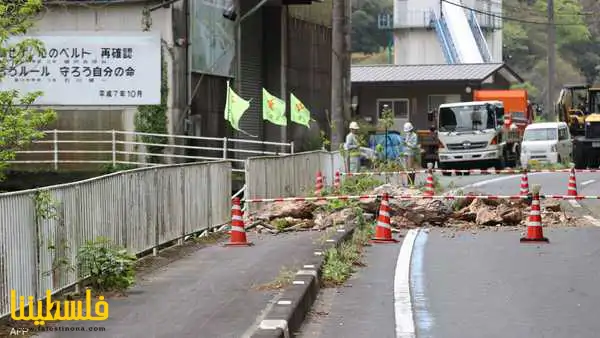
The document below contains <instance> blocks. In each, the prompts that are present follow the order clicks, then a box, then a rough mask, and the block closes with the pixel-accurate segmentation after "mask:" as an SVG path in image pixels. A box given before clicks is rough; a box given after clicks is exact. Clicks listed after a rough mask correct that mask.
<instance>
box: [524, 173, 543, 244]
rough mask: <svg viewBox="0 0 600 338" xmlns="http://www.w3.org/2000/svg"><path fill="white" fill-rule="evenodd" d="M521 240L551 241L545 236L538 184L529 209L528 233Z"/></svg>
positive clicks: (534, 188) (534, 189)
mask: <svg viewBox="0 0 600 338" xmlns="http://www.w3.org/2000/svg"><path fill="white" fill-rule="evenodd" d="M521 242H544V243H549V242H550V241H549V240H548V239H547V238H546V237H544V230H543V228H542V212H541V210H540V187H539V186H537V185H536V186H534V187H533V194H532V200H531V210H530V211H529V219H528V220H527V234H526V235H525V237H522V238H521Z"/></svg>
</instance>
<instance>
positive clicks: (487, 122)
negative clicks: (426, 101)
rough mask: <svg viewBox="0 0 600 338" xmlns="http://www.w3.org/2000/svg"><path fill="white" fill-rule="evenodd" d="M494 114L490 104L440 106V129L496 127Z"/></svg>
mask: <svg viewBox="0 0 600 338" xmlns="http://www.w3.org/2000/svg"><path fill="white" fill-rule="evenodd" d="M496 122H497V121H496V114H495V112H494V109H493V106H491V105H485V104H482V105H469V106H458V107H443V108H440V114H439V130H440V131H451V132H454V131H456V132H461V131H474V130H485V129H494V128H496Z"/></svg>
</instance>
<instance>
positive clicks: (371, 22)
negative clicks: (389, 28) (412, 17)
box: [352, 0, 393, 54]
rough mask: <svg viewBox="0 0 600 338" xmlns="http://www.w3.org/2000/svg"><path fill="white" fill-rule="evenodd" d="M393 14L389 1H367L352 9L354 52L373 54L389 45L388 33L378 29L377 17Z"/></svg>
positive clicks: (357, 4)
mask: <svg viewBox="0 0 600 338" xmlns="http://www.w3.org/2000/svg"><path fill="white" fill-rule="evenodd" d="M385 11H387V12H389V13H392V11H393V5H392V2H391V1H389V0H365V1H362V2H360V3H356V5H355V6H353V8H352V52H362V53H365V54H373V53H377V52H379V50H380V49H381V47H385V46H386V45H387V43H388V41H387V33H386V31H384V30H381V29H379V28H378V27H377V16H378V15H379V14H380V13H382V12H385Z"/></svg>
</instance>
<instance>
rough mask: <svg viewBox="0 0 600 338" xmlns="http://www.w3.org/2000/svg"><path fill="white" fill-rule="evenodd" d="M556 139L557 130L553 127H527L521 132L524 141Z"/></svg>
mask: <svg viewBox="0 0 600 338" xmlns="http://www.w3.org/2000/svg"><path fill="white" fill-rule="evenodd" d="M557 139H558V130H557V129H555V128H544V129H527V130H525V133H524V134H523V140H524V141H553V140H557Z"/></svg>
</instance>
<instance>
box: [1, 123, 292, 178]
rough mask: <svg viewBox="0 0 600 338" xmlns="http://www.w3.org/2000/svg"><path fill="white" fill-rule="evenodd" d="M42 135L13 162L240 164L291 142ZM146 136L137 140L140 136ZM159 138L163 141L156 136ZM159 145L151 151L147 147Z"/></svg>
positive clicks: (281, 150)
mask: <svg viewBox="0 0 600 338" xmlns="http://www.w3.org/2000/svg"><path fill="white" fill-rule="evenodd" d="M45 133H46V138H45V139H43V140H38V141H34V142H33V144H32V145H31V146H30V147H29V149H28V150H23V151H18V152H17V158H16V160H14V161H10V163H14V164H50V165H52V167H53V169H54V170H58V169H59V168H60V167H61V165H64V164H81V165H85V164H96V165H98V164H109V165H112V166H116V165H130V166H157V165H164V164H165V163H152V162H150V161H149V158H152V157H154V158H159V159H161V161H159V162H167V163H166V164H169V162H174V163H177V162H191V161H193V162H198V161H220V160H229V161H232V162H234V163H238V164H239V166H240V167H241V168H233V169H232V170H233V171H238V172H243V171H244V169H243V165H244V160H245V158H246V157H248V156H257V155H288V154H293V153H294V143H293V142H290V143H280V142H268V141H256V140H247V139H236V138H227V137H204V136H187V135H169V134H152V133H140V132H130V131H119V130H56V129H55V130H48V131H45ZM144 137H145V138H149V139H151V140H152V142H143V141H142V140H141V138H144ZM161 140H163V141H165V142H164V144H163V142H160V141H161ZM151 147H152V148H156V149H159V150H160V152H157V153H153V152H150V151H148V148H151Z"/></svg>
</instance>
